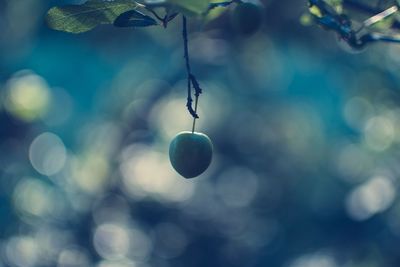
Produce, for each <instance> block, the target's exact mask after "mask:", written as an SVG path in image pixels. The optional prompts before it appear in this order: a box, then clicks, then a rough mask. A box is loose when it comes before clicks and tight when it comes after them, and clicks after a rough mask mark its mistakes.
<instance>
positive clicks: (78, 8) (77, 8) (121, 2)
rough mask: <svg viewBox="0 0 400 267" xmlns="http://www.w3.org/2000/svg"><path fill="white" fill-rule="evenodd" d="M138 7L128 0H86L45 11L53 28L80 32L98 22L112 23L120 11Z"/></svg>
mask: <svg viewBox="0 0 400 267" xmlns="http://www.w3.org/2000/svg"><path fill="white" fill-rule="evenodd" d="M138 7H139V5H138V4H137V3H136V2H134V1H130V0H114V1H110V0H106V1H104V0H88V1H87V2H86V3H84V4H82V5H66V6H63V7H53V8H52V9H50V10H49V12H48V13H47V17H46V21H47V24H48V25H49V27H50V28H52V29H54V30H58V31H64V32H70V33H81V32H86V31H89V30H91V29H93V28H95V27H96V26H97V25H100V24H112V23H114V21H115V20H116V18H117V17H118V16H119V15H121V14H122V13H125V12H127V11H129V10H134V9H136V8H138Z"/></svg>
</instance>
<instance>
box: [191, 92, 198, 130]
mask: <svg viewBox="0 0 400 267" xmlns="http://www.w3.org/2000/svg"><path fill="white" fill-rule="evenodd" d="M198 103H199V96H198V95H196V99H195V103H194V112H195V113H196V114H197V104H198ZM196 120H197V118H196V117H194V118H193V126H192V133H194V130H195V128H196Z"/></svg>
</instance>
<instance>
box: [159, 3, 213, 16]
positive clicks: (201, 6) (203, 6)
mask: <svg viewBox="0 0 400 267" xmlns="http://www.w3.org/2000/svg"><path fill="white" fill-rule="evenodd" d="M167 2H168V3H170V4H172V5H175V6H176V7H178V8H179V9H180V10H181V11H182V12H183V13H185V14H186V15H201V14H203V13H204V12H206V11H207V10H208V7H209V4H210V0H167Z"/></svg>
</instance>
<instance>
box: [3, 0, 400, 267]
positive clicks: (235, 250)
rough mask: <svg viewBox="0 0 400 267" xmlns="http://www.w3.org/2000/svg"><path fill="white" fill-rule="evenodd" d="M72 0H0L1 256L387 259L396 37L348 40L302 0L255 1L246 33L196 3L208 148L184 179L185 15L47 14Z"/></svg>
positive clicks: (126, 260)
mask: <svg viewBox="0 0 400 267" xmlns="http://www.w3.org/2000/svg"><path fill="white" fill-rule="evenodd" d="M78 3H81V1H50V0H48V1H36V0H24V1H13V0H5V1H0V32H1V33H2V34H1V35H0V121H1V126H0V136H1V139H0V218H1V220H0V229H1V232H0V266H13V267H14V266H15V267H36V266H38V267H39V266H40V267H43V266H44V267H45V266H49V267H50V266H59V267H67V266H68V267H70V266H74V267H75V266H82V267H87V266H94V267H127V266H129V267H132V266H134V267H136V266H139V267H149V266H152V267H153V266H154V267H159V266H160V267H168V266H171V267H172V266H173V267H180V266H185V267H186V266H193V267H196V266H199V267H200V266H210V267H211V266H257V267H258V266H260V267H261V266H282V267H339V266H345V267H367V266H368V267H370V266H377V267H386V266H387V267H392V266H398V265H399V264H400V258H399V255H400V253H399V246H398V244H399V242H400V220H399V216H400V202H399V198H398V196H397V188H398V183H399V175H400V168H399V162H398V161H399V160H398V159H399V147H400V127H399V125H400V105H399V103H400V93H399V92H400V91H399V84H400V76H399V75H398V73H399V71H400V56H399V55H400V46H396V45H387V44H376V45H371V46H370V47H369V48H368V50H366V51H364V52H363V53H360V54H349V53H347V52H345V51H343V50H341V48H340V47H339V46H337V44H336V41H335V40H336V39H335V36H334V35H333V34H330V33H327V32H325V31H323V30H321V29H319V28H317V27H314V28H310V27H304V26H302V25H301V23H300V17H301V14H303V13H305V12H306V11H307V5H306V4H305V2H304V1H300V0H290V1H289V0H280V1H268V2H265V3H264V5H265V9H264V11H263V12H264V14H263V15H264V20H263V21H264V22H263V25H262V27H261V28H260V29H259V30H258V31H257V32H256V33H255V34H254V35H251V36H243V35H242V34H241V33H239V32H238V31H237V30H236V29H235V28H234V27H233V26H232V20H231V18H230V16H231V14H232V8H228V10H227V11H226V12H224V13H223V14H222V15H221V16H220V17H218V18H217V19H215V20H212V21H210V22H209V23H208V24H206V25H205V24H204V23H203V22H202V21H198V20H195V19H193V20H192V21H191V25H190V32H191V33H192V34H191V35H190V50H191V56H192V62H193V69H194V71H195V72H196V73H197V74H198V79H199V81H201V82H202V86H203V89H204V94H203V95H202V98H201V99H200V106H199V114H200V117H201V119H200V120H199V121H198V126H197V127H198V130H199V131H201V132H204V133H207V135H209V136H210V137H211V139H212V140H213V143H214V148H215V157H214V160H213V162H212V164H211V166H210V168H209V169H208V170H207V171H206V172H205V174H204V175H202V176H201V177H199V178H197V179H193V180H185V179H183V178H181V177H179V176H178V175H177V174H176V173H175V172H174V171H173V169H172V167H171V166H170V163H169V160H168V152H167V151H168V145H169V142H170V141H171V139H172V138H173V136H174V135H175V134H176V133H178V132H180V131H183V130H188V129H190V127H191V117H190V115H189V114H188V113H187V111H186V108H185V104H186V100H185V97H186V89H185V81H184V79H185V70H184V60H183V47H182V41H181V32H180V30H181V29H180V23H176V22H173V23H171V24H170V25H169V27H168V28H167V29H165V30H164V29H162V28H161V27H153V28H148V29H146V30H141V29H135V30H133V29H130V28H126V29H115V28H112V27H111V26H104V27H98V28H96V29H94V30H93V31H91V32H88V33H86V34H83V35H78V36H76V35H69V34H66V33H62V32H56V31H52V30H49V29H48V28H47V27H46V24H45V22H44V19H43V18H44V17H45V14H46V12H47V10H48V9H49V8H50V7H52V6H54V5H60V4H78ZM15 18H24V19H18V20H16V19H15Z"/></svg>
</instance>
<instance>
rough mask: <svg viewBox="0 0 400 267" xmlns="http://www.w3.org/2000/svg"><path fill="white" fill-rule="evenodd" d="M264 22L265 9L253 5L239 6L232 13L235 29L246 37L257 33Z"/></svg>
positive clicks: (244, 4)
mask: <svg viewBox="0 0 400 267" xmlns="http://www.w3.org/2000/svg"><path fill="white" fill-rule="evenodd" d="M262 22H263V9H262V7H261V6H260V5H256V4H253V3H242V4H238V5H237V6H236V7H235V9H234V10H233V12H232V25H233V27H234V28H235V29H236V30H237V31H238V32H240V33H241V34H244V35H251V34H253V33H255V32H256V31H257V30H258V29H259V28H260V26H261V24H262Z"/></svg>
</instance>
